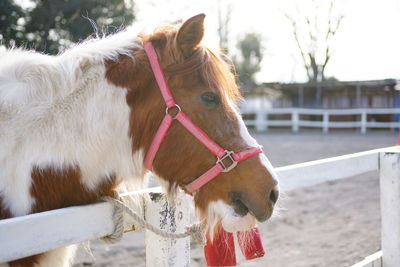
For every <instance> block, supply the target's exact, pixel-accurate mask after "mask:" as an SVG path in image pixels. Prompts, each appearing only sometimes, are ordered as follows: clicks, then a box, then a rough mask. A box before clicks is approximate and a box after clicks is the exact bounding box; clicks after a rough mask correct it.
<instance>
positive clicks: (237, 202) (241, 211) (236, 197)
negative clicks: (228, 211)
mask: <svg viewBox="0 0 400 267" xmlns="http://www.w3.org/2000/svg"><path fill="white" fill-rule="evenodd" d="M230 197H231V200H232V203H233V209H234V210H235V212H236V214H237V215H239V216H241V217H243V216H246V215H247V213H249V209H248V208H247V206H246V205H245V204H244V203H243V201H242V200H241V199H240V193H237V192H231V193H230Z"/></svg>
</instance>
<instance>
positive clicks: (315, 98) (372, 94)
mask: <svg viewBox="0 0 400 267" xmlns="http://www.w3.org/2000/svg"><path fill="white" fill-rule="evenodd" d="M262 87H265V88H271V89H273V90H276V91H279V92H280V97H277V98H272V107H274V108H287V107H301V108H330V109H341V108H393V107H400V101H398V100H396V97H397V98H398V97H399V96H398V95H399V93H400V91H399V90H400V80H395V79H386V80H374V81H348V82H339V81H326V82H321V83H318V84H312V83H264V84H262ZM318 87H319V88H318ZM319 92H320V93H319ZM396 103H398V105H397V104H396Z"/></svg>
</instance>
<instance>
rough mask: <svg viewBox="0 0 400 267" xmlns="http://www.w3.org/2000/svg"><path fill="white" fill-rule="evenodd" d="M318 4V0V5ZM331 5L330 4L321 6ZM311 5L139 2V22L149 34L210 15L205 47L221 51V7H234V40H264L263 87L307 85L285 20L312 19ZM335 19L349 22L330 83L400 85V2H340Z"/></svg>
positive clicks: (258, 0) (268, 0)
mask: <svg viewBox="0 0 400 267" xmlns="http://www.w3.org/2000/svg"><path fill="white" fill-rule="evenodd" d="M317 1H318V0H317ZM319 1H320V2H327V1H328V0H319ZM307 2H308V0H301V1H300V0H236V1H235V0H219V1H217V0H202V1H199V0H186V1H183V0H164V1H157V0H135V4H136V15H137V22H136V24H134V27H142V28H144V29H146V30H150V29H152V28H154V27H155V26H156V25H159V24H160V23H161V24H162V23H167V22H174V21H177V20H181V19H183V20H185V19H188V18H190V17H191V16H193V15H196V14H199V13H205V14H206V22H205V24H206V32H205V43H206V44H207V45H209V46H211V47H213V48H217V47H218V35H217V25H218V23H217V10H218V5H221V6H222V11H225V10H226V9H224V6H226V5H227V3H231V5H232V15H231V22H230V27H229V28H230V36H231V41H232V44H231V45H230V46H231V47H232V50H234V49H235V44H234V43H235V41H237V40H239V39H240V37H242V36H243V35H244V34H245V33H246V32H257V33H259V34H260V35H261V36H262V37H263V47H264V59H263V61H262V69H261V71H260V73H258V74H257V76H256V78H257V80H258V81H259V82H303V81H306V80H307V76H306V72H305V70H304V67H303V63H302V60H301V57H300V53H299V51H298V49H297V47H296V43H295V40H294V38H293V33H292V28H291V25H290V23H289V21H288V20H287V19H286V18H285V16H284V14H285V13H289V14H292V13H293V12H297V13H293V14H300V16H301V15H302V14H311V13H312V12H313V9H311V8H310V5H307ZM335 9H336V10H335V14H338V15H343V16H344V19H343V21H342V24H341V26H340V28H339V31H338V32H337V34H336V36H335V38H334V39H333V43H332V57H331V60H330V62H329V64H328V65H327V68H326V71H325V74H326V77H331V76H333V77H335V78H337V79H339V80H343V81H349V80H375V79H387V78H396V79H400V1H399V0H379V1H378V0H336V1H335Z"/></svg>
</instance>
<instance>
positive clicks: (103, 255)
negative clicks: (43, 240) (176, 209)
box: [74, 131, 396, 267]
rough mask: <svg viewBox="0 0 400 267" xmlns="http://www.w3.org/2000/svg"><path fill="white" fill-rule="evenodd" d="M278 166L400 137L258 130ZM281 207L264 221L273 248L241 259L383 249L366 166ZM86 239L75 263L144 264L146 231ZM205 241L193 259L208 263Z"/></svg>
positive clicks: (272, 260)
mask: <svg viewBox="0 0 400 267" xmlns="http://www.w3.org/2000/svg"><path fill="white" fill-rule="evenodd" d="M253 136H254V137H255V138H256V139H257V140H258V141H259V142H260V144H262V145H263V146H264V150H265V153H266V154H267V156H268V158H269V159H270V160H271V162H272V164H273V165H274V166H276V167H279V166H285V165H288V164H294V163H300V162H305V161H309V160H315V159H321V158H326V157H333V156H338V155H342V154H348V153H354V152H359V151H364V150H369V149H374V148H380V147H385V146H392V145H394V144H395V143H396V135H395V133H393V132H370V133H368V134H367V135H364V136H363V135H360V134H359V133H357V132H333V133H329V134H322V133H320V132H314V131H307V132H301V133H299V134H292V133H290V132H281V131H279V132H268V133H264V134H256V133H253ZM283 195H284V196H283V197H281V199H280V201H279V211H278V212H277V214H276V215H275V216H274V217H273V218H272V219H271V220H270V221H268V222H267V223H264V224H262V225H260V230H261V232H262V237H263V243H264V246H265V247H266V250H267V254H266V256H264V257H263V258H260V259H256V260H252V261H245V260H243V258H241V256H240V253H237V255H238V266H274V267H281V266H282V267H286V266H298V267H312V266H335V267H336V266H337V267H340V266H350V265H352V264H354V263H356V262H358V261H360V260H362V259H363V258H364V257H365V256H368V255H370V254H372V253H374V252H376V251H378V250H379V247H380V216H379V181H378V175H377V173H368V174H365V175H361V176H356V177H352V178H349V179H344V180H340V181H334V182H327V183H323V184H320V185H316V186H312V187H306V188H303V189H298V190H294V191H291V192H285V193H284V194H283ZM90 249H91V252H88V251H87V250H88V249H87V248H86V249H85V248H84V246H81V247H80V248H79V250H78V255H77V258H76V260H75V265H74V266H75V267H81V266H104V267H106V266H111V267H117V266H119V267H122V266H145V249H144V233H143V231H136V232H133V233H128V234H126V235H125V236H124V239H123V240H122V241H121V242H120V243H118V244H115V245H107V244H105V243H103V242H101V241H92V242H91V245H90ZM205 265H206V264H205V261H204V258H203V251H202V248H201V247H199V246H197V245H196V244H193V247H192V266H194V267H196V266H205Z"/></svg>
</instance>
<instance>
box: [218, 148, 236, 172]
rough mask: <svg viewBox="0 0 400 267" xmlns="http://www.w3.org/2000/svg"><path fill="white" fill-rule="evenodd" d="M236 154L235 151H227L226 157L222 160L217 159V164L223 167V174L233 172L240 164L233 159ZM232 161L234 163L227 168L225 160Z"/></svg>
mask: <svg viewBox="0 0 400 267" xmlns="http://www.w3.org/2000/svg"><path fill="white" fill-rule="evenodd" d="M233 153H235V152H233V151H229V150H225V155H223V156H222V157H221V158H218V157H217V163H216V164H219V165H221V167H222V168H223V170H222V172H229V171H230V170H232V169H233V168H235V167H236V165H237V164H238V162H237V161H236V160H235V159H234V158H233V157H232V154H233ZM228 158H229V159H230V160H231V161H232V163H231V164H230V165H229V166H228V167H227V166H226V165H225V163H224V160H225V159H228Z"/></svg>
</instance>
